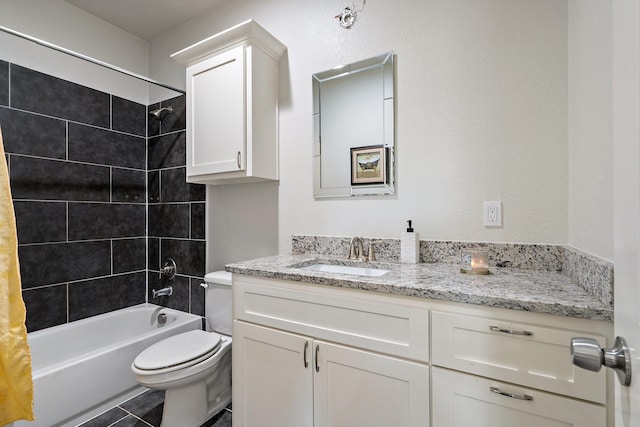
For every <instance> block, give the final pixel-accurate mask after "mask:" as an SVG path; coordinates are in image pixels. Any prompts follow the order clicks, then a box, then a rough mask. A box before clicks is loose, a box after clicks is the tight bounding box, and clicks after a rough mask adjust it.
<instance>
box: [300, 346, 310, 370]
mask: <svg viewBox="0 0 640 427" xmlns="http://www.w3.org/2000/svg"><path fill="white" fill-rule="evenodd" d="M308 349H309V341H305V342H304V356H303V359H302V361H303V362H304V367H305V368H308V367H309V361H308V360H307V350H308Z"/></svg>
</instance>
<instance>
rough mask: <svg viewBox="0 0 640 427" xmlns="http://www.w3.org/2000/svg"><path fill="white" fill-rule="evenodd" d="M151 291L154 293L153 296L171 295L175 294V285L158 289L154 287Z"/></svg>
mask: <svg viewBox="0 0 640 427" xmlns="http://www.w3.org/2000/svg"><path fill="white" fill-rule="evenodd" d="M151 293H152V294H153V298H158V297H163V296H171V295H173V286H167V287H166V288H162V289H159V290H157V291H156V290H155V289H152V290H151Z"/></svg>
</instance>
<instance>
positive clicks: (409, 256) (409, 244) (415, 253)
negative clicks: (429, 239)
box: [400, 220, 420, 264]
mask: <svg viewBox="0 0 640 427" xmlns="http://www.w3.org/2000/svg"><path fill="white" fill-rule="evenodd" d="M411 222H412V221H411V220H408V221H407V223H408V225H409V226H408V227H407V231H406V232H404V233H402V235H401V236H400V262H401V263H403V264H417V263H418V262H420V235H419V233H414V232H413V227H411Z"/></svg>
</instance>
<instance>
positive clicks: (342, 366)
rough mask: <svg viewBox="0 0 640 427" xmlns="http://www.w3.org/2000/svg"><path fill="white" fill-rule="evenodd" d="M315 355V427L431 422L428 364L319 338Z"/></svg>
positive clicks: (398, 425)
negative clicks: (331, 342)
mask: <svg viewBox="0 0 640 427" xmlns="http://www.w3.org/2000/svg"><path fill="white" fill-rule="evenodd" d="M234 339H235V337H234ZM313 353H314V358H315V361H314V371H315V372H314V375H315V376H314V384H313V385H314V396H315V405H314V420H315V422H314V425H315V426H323V427H325V426H326V427H329V426H331V427H342V426H367V427H376V426H379V427H388V426H394V427H403V426H405V427H412V426H428V425H429V368H428V366H427V365H425V364H420V363H414V362H409V361H405V360H402V359H397V358H394V357H389V356H384V355H381V354H376V353H371V352H368V351H363V350H357V349H354V348H350V347H344V346H340V345H335V344H330V343H326V342H322V341H318V340H316V341H314V343H313ZM234 409H235V403H234Z"/></svg>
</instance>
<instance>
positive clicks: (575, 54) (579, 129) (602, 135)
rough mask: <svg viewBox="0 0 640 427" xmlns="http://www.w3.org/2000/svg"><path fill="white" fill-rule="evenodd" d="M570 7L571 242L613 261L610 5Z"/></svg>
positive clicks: (589, 2) (588, 2)
mask: <svg viewBox="0 0 640 427" xmlns="http://www.w3.org/2000/svg"><path fill="white" fill-rule="evenodd" d="M569 7H570V15H569V16H570V21H569V244H570V245H572V246H574V247H577V248H580V249H581V250H583V251H586V252H590V253H593V254H596V255H598V256H600V257H603V258H605V259H607V260H613V192H612V189H613V133H612V132H613V130H612V121H613V118H612V107H611V105H612V104H611V103H612V67H611V64H612V57H611V46H612V38H611V36H612V16H611V7H612V5H611V2H610V1H608V0H571V1H570V3H569Z"/></svg>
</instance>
